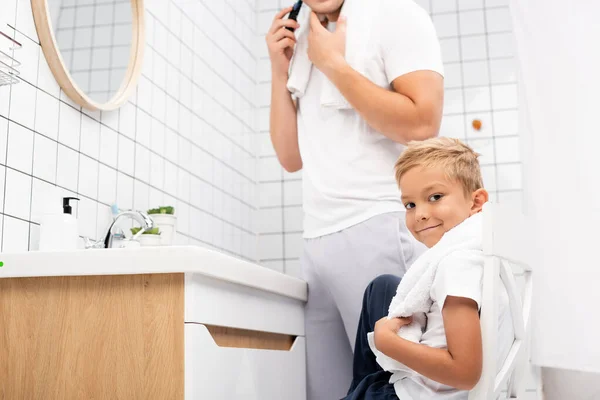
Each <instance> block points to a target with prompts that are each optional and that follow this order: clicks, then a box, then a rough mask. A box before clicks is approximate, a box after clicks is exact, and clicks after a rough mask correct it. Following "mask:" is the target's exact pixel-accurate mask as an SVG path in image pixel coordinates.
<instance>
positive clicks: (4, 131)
mask: <svg viewBox="0 0 600 400" xmlns="http://www.w3.org/2000/svg"><path fill="white" fill-rule="evenodd" d="M7 146H8V120H7V119H5V118H2V117H0V164H2V165H6V149H7Z"/></svg>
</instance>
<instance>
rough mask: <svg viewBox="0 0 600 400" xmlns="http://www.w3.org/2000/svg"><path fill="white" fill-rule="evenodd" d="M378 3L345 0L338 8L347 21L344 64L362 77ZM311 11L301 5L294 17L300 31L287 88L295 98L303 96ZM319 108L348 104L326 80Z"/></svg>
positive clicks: (308, 70) (375, 0)
mask: <svg viewBox="0 0 600 400" xmlns="http://www.w3.org/2000/svg"><path fill="white" fill-rule="evenodd" d="M380 2H381V0H346V1H345V2H344V5H343V6H342V10H341V15H343V16H345V17H346V19H347V22H346V24H347V28H346V54H345V58H346V61H347V62H348V64H350V66H351V67H352V68H354V69H355V70H356V71H358V72H359V73H361V74H362V75H365V65H364V60H365V54H366V51H367V46H368V44H369V41H370V38H371V30H372V28H373V26H374V25H375V24H376V17H377V15H378V12H379V5H380ZM310 13H311V9H310V8H309V7H308V6H307V5H306V4H303V6H302V8H301V9H300V13H299V14H298V23H299V24H300V28H298V29H297V30H296V31H295V34H296V47H295V49H294V55H293V56H292V59H291V61H290V69H289V78H288V82H287V88H288V90H289V91H290V93H291V94H292V96H293V97H294V98H295V99H299V98H301V97H302V96H304V93H305V91H306V87H307V86H308V81H309V79H310V74H311V71H312V67H313V65H312V62H311V61H310V60H309V58H308V33H309V32H310ZM320 98H321V105H322V106H324V107H332V108H337V109H349V108H351V106H350V104H349V103H348V102H347V101H346V99H345V98H344V96H343V95H342V94H341V93H340V92H339V90H338V89H337V88H336V87H335V85H334V84H333V83H331V82H330V81H329V80H328V79H325V80H324V83H323V85H322V87H321V96H320Z"/></svg>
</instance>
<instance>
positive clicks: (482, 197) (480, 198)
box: [471, 188, 490, 215]
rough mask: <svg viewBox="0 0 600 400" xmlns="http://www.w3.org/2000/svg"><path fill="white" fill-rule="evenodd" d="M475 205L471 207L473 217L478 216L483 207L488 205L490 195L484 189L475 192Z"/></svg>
mask: <svg viewBox="0 0 600 400" xmlns="http://www.w3.org/2000/svg"><path fill="white" fill-rule="evenodd" d="M472 196H473V205H472V206H471V215H473V214H477V213H478V212H480V211H481V209H482V208H483V205H484V204H485V203H487V201H488V200H489V197H490V195H489V194H488V192H487V190H485V189H484V188H481V189H477V190H476V191H474V192H473V195H472Z"/></svg>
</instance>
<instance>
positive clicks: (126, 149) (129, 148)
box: [118, 135, 135, 175]
mask: <svg viewBox="0 0 600 400" xmlns="http://www.w3.org/2000/svg"><path fill="white" fill-rule="evenodd" d="M118 169H119V171H123V172H124V173H126V174H127V175H133V174H134V170H135V143H134V142H133V140H129V139H128V138H127V137H125V136H123V135H119V157H118Z"/></svg>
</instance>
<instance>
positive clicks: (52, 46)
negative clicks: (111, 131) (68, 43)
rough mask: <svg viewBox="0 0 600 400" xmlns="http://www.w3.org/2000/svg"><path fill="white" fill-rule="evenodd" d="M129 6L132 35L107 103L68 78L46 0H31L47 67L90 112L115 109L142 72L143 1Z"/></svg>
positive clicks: (70, 96)
mask: <svg viewBox="0 0 600 400" xmlns="http://www.w3.org/2000/svg"><path fill="white" fill-rule="evenodd" d="M131 8H132V13H133V15H132V29H131V30H132V32H133V34H132V38H131V50H130V56H129V64H128V66H127V71H126V73H125V78H124V79H123V82H122V83H121V86H120V87H119V90H118V91H117V92H116V93H115V95H114V96H113V97H112V98H111V99H110V100H109V101H108V102H107V103H102V104H101V103H98V102H96V101H94V100H92V99H91V98H90V97H89V96H88V95H87V94H86V93H84V92H83V91H82V90H81V89H80V88H79V87H78V86H77V83H75V81H74V80H73V79H72V77H71V75H70V73H69V70H68V69H67V67H66V66H65V63H64V62H63V59H62V56H61V54H60V48H59V47H58V43H57V42H56V37H55V35H54V29H53V27H52V20H51V18H50V12H49V10H48V0H31V9H32V11H33V19H34V21H35V28H36V30H37V34H38V37H39V39H40V44H41V45H42V51H43V52H44V57H45V58H46V61H47V62H48V66H49V67H50V70H51V71H52V74H53V75H54V78H55V79H56V81H57V82H58V84H59V85H60V87H61V88H62V90H63V91H64V92H65V93H66V94H67V96H69V98H70V99H71V100H73V101H74V102H75V103H77V104H78V105H80V106H81V107H84V108H86V109H88V110H92V111H98V110H99V111H110V110H115V109H117V108H119V107H120V106H121V105H122V104H123V103H125V102H126V101H127V99H128V98H129V97H130V96H131V93H132V92H133V90H134V89H135V87H136V85H137V82H138V79H139V77H140V74H141V72H142V62H143V59H144V44H145V29H144V28H145V25H144V0H131Z"/></svg>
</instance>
